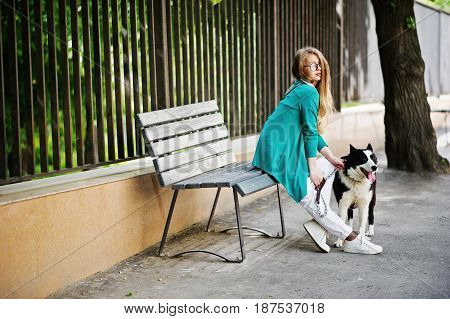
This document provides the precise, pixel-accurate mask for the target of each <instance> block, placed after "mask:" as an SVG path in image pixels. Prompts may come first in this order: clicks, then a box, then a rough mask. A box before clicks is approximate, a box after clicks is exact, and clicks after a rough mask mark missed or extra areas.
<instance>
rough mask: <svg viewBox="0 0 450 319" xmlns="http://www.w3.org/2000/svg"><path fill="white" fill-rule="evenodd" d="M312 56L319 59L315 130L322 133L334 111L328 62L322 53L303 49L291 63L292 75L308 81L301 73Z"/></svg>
mask: <svg viewBox="0 0 450 319" xmlns="http://www.w3.org/2000/svg"><path fill="white" fill-rule="evenodd" d="M310 54H314V55H316V56H317V58H318V59H319V64H320V67H321V69H322V77H321V80H320V81H319V82H317V84H316V88H317V90H318V91H319V111H318V119H317V130H318V131H319V133H323V131H324V130H325V128H326V126H327V120H328V116H329V115H330V114H331V113H333V111H334V110H335V108H334V102H333V95H332V94H331V78H330V66H329V65H328V61H327V60H326V59H325V57H324V56H323V54H322V52H320V51H319V50H317V49H316V48H313V47H303V48H301V49H300V50H298V51H297V53H296V54H295V56H294V61H293V63H292V75H293V76H294V77H295V78H296V79H298V80H300V79H307V80H309V79H308V77H307V76H306V75H305V73H304V72H303V69H304V66H305V65H306V63H307V60H308V56H309V55H310Z"/></svg>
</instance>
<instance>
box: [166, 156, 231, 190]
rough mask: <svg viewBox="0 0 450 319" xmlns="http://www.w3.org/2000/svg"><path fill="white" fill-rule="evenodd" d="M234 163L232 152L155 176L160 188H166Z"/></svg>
mask: <svg viewBox="0 0 450 319" xmlns="http://www.w3.org/2000/svg"><path fill="white" fill-rule="evenodd" d="M235 161H236V159H235V157H234V154H233V152H228V153H222V154H220V155H218V156H213V157H208V158H206V159H202V160H200V161H198V162H194V163H191V164H188V165H184V166H181V167H179V168H175V169H172V170H170V171H166V172H163V173H159V174H157V176H158V179H159V182H160V184H161V185H162V186H168V185H171V184H174V183H176V182H179V181H181V180H184V179H187V178H189V177H193V176H196V175H200V174H202V173H204V172H208V171H211V170H213V169H216V168H218V167H222V166H225V165H227V164H230V163H233V162H235Z"/></svg>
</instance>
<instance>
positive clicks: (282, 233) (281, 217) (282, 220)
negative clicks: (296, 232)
mask: <svg viewBox="0 0 450 319" xmlns="http://www.w3.org/2000/svg"><path fill="white" fill-rule="evenodd" d="M277 194H278V208H279V210H280V220H281V236H280V233H278V236H277V238H284V237H285V236H286V227H285V226H284V216H283V209H282V208H281V198H280V185H279V184H277Z"/></svg>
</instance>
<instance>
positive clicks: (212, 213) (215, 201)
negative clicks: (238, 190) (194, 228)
mask: <svg viewBox="0 0 450 319" xmlns="http://www.w3.org/2000/svg"><path fill="white" fill-rule="evenodd" d="M221 189H222V187H219V188H218V189H217V193H216V198H215V199H214V205H213V208H212V210H211V214H210V215H209V220H208V225H207V226H206V231H207V232H208V231H209V227H210V226H211V222H212V219H213V217H214V212H215V211H216V206H217V202H218V201H219V195H220V190H221Z"/></svg>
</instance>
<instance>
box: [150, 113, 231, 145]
mask: <svg viewBox="0 0 450 319" xmlns="http://www.w3.org/2000/svg"><path fill="white" fill-rule="evenodd" d="M220 124H223V117H222V114H220V113H214V114H209V115H205V116H200V117H194V118H191V119H187V120H183V121H179V122H173V123H167V124H164V125H159V126H151V127H147V128H145V129H144V136H145V139H146V142H151V141H154V140H159V139H162V138H166V137H171V136H176V135H181V134H186V133H189V132H194V131H197V130H201V129H205V128H208V127H211V126H216V125H220Z"/></svg>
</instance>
